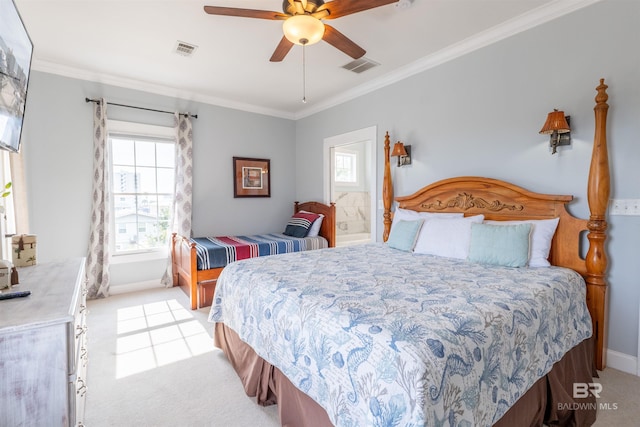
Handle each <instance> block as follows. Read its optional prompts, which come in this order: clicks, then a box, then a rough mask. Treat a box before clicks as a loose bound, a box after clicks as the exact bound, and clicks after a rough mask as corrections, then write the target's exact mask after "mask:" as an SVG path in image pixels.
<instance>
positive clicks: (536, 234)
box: [485, 218, 560, 267]
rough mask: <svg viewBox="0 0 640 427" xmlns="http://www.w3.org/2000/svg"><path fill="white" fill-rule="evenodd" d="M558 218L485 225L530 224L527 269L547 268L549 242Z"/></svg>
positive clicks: (495, 222)
mask: <svg viewBox="0 0 640 427" xmlns="http://www.w3.org/2000/svg"><path fill="white" fill-rule="evenodd" d="M559 221H560V218H552V219H532V220H524V221H488V220H487V221H485V223H486V224H497V225H510V224H531V247H530V248H529V252H530V255H529V267H549V266H550V265H551V264H550V263H549V260H548V258H549V251H551V240H553V235H554V234H555V233H556V228H557V227H558V222H559Z"/></svg>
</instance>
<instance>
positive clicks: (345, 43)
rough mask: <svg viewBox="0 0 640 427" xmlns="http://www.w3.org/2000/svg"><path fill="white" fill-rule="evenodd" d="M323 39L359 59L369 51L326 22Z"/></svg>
mask: <svg viewBox="0 0 640 427" xmlns="http://www.w3.org/2000/svg"><path fill="white" fill-rule="evenodd" d="M322 40H324V41H326V42H327V43H329V44H330V45H332V46H333V47H335V48H336V49H339V50H341V51H343V52H344V53H346V54H347V55H349V56H350V57H352V58H353V59H358V58H360V57H361V56H363V55H364V54H365V53H367V51H366V50H364V49H363V48H361V47H360V46H358V45H357V44H355V43H354V42H352V41H351V40H350V39H349V38H348V37H347V36H345V35H344V34H342V33H341V32H340V31H338V30H336V29H335V28H333V27H332V26H331V25H327V24H324V36H322Z"/></svg>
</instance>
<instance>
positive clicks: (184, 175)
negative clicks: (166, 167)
mask: <svg viewBox="0 0 640 427" xmlns="http://www.w3.org/2000/svg"><path fill="white" fill-rule="evenodd" d="M174 117H175V128H176V140H177V141H178V143H177V144H176V175H175V198H174V200H173V209H172V210H171V213H172V215H171V220H170V221H171V227H170V228H169V229H170V230H171V231H172V232H173V233H178V234H179V235H181V236H187V237H191V200H192V182H193V157H192V151H193V126H192V124H191V118H190V117H189V114H188V113H187V114H178V113H175V115H174ZM161 283H162V284H163V285H164V286H166V287H171V286H173V278H172V273H171V255H169V259H168V260H167V270H166V271H165V273H164V275H163V276H162V279H161Z"/></svg>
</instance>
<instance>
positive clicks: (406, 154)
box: [391, 141, 411, 167]
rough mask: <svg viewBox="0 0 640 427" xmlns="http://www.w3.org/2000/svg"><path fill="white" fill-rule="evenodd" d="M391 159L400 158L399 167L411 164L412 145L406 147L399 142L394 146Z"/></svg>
mask: <svg viewBox="0 0 640 427" xmlns="http://www.w3.org/2000/svg"><path fill="white" fill-rule="evenodd" d="M391 157H397V158H398V167H400V166H406V165H410V164H411V145H404V144H403V143H402V142H400V141H398V142H396V143H395V144H394V145H393V151H392V152H391Z"/></svg>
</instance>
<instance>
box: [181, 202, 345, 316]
mask: <svg viewBox="0 0 640 427" xmlns="http://www.w3.org/2000/svg"><path fill="white" fill-rule="evenodd" d="M300 211H307V212H313V213H316V214H321V215H323V219H322V225H321V227H320V231H319V233H318V237H301V238H295V237H291V236H284V235H282V234H280V233H271V234H264V235H254V236H217V237H211V238H209V237H202V238H195V239H194V238H189V237H186V236H180V235H177V234H175V233H174V234H173V236H172V239H171V241H172V243H171V264H172V272H173V285H174V286H180V287H181V288H182V290H183V291H184V292H185V293H186V294H187V296H189V298H190V302H191V309H192V310H195V309H197V308H201V307H206V306H209V305H211V300H212V298H213V293H214V292H215V285H216V281H217V279H218V277H219V276H220V273H221V272H222V269H223V268H224V267H225V266H226V265H227V264H228V263H229V262H232V261H235V260H240V259H244V258H250V257H256V256H264V255H265V254H268V255H272V254H277V253H285V252H294V251H305V250H311V249H317V248H322V247H334V246H335V205H334V204H330V205H325V204H323V203H318V202H305V203H299V202H295V203H294V214H297V213H298V212H300ZM212 246H218V248H217V249H219V250H220V251H222V252H223V256H222V257H217V258H222V260H220V259H218V260H216V261H220V262H216V261H214V259H213V258H214V257H213V256H211V259H210V260H209V255H208V253H207V249H208V248H207V247H209V249H210V248H211V247H212ZM225 251H226V254H224V253H225ZM212 253H213V249H212ZM203 258H206V259H207V262H205V263H203V262H202V259H203ZM203 264H204V265H203Z"/></svg>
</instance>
